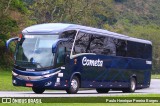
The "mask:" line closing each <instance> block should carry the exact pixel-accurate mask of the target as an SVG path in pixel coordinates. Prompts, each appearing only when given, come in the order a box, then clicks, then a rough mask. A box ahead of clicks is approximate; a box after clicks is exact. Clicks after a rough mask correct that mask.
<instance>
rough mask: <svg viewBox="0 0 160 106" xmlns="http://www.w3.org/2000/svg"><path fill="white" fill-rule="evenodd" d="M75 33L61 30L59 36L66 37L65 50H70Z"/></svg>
mask: <svg viewBox="0 0 160 106" xmlns="http://www.w3.org/2000/svg"><path fill="white" fill-rule="evenodd" d="M75 35H76V31H66V32H63V33H62V34H61V36H60V38H66V39H68V41H67V42H65V47H66V49H67V50H66V51H67V52H69V53H70V52H71V50H72V45H73V42H74V39H75Z"/></svg>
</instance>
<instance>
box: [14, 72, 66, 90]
mask: <svg viewBox="0 0 160 106" xmlns="http://www.w3.org/2000/svg"><path fill="white" fill-rule="evenodd" d="M12 83H13V85H14V86H24V87H37V88H45V89H67V88H68V87H69V85H68V80H65V79H64V78H62V77H59V76H58V74H56V75H52V76H25V75H18V74H16V73H14V72H12Z"/></svg>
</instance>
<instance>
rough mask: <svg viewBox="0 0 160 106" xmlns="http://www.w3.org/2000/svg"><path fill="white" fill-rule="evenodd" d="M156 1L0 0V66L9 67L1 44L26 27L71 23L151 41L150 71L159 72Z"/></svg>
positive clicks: (159, 27)
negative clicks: (50, 23) (151, 68)
mask: <svg viewBox="0 0 160 106" xmlns="http://www.w3.org/2000/svg"><path fill="white" fill-rule="evenodd" d="M159 5H160V0H0V53H1V55H0V67H1V68H6V67H8V66H7V65H11V63H12V62H11V56H10V58H9V59H5V58H8V57H9V56H8V55H9V54H7V53H5V48H4V43H5V41H6V40H7V39H8V38H10V37H12V36H17V34H18V33H20V31H21V30H22V29H23V28H25V27H27V26H30V25H33V24H39V23H48V22H64V23H75V24H82V25H87V26H93V27H97V28H103V29H107V30H110V31H114V32H118V33H122V34H126V35H128V36H133V37H137V38H142V39H147V40H151V41H152V42H153V70H154V72H159V73H160V71H159V70H160V6H159Z"/></svg>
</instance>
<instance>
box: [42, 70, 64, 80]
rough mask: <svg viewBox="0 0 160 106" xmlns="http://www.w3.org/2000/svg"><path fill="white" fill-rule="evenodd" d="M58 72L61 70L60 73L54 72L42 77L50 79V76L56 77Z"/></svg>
mask: <svg viewBox="0 0 160 106" xmlns="http://www.w3.org/2000/svg"><path fill="white" fill-rule="evenodd" d="M60 72H61V70H60V71H57V72H54V73H51V74H46V75H43V77H45V78H49V77H51V76H53V75H56V74H58V73H60Z"/></svg>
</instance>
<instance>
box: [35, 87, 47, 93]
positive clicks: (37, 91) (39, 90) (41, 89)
mask: <svg viewBox="0 0 160 106" xmlns="http://www.w3.org/2000/svg"><path fill="white" fill-rule="evenodd" d="M32 90H33V92H34V93H36V94H42V93H43V92H44V91H45V89H44V88H37V87H32Z"/></svg>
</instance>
